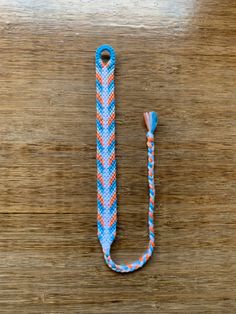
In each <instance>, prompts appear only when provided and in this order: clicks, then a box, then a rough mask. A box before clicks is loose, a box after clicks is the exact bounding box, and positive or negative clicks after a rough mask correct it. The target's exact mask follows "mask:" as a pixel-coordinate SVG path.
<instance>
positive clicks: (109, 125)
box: [96, 45, 158, 273]
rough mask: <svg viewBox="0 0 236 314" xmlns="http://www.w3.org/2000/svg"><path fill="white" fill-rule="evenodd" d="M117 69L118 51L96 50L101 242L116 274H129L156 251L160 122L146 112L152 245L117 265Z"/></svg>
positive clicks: (149, 215) (150, 243)
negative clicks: (156, 166) (156, 146)
mask: <svg viewBox="0 0 236 314" xmlns="http://www.w3.org/2000/svg"><path fill="white" fill-rule="evenodd" d="M103 51H108V52H109V54H110V59H109V61H108V62H107V63H104V62H103V60H102V52H103ZM114 70H115V52H114V50H113V48H112V47H110V46H107V45H103V46H101V47H99V48H98V49H97V51H96V91H97V93H96V105H97V119H96V124H97V207H98V212H97V226H98V239H99V241H100V243H101V245H102V249H103V253H104V258H105V261H106V263H107V265H108V266H109V267H110V268H111V269H112V270H114V271H116V272H120V273H127V272H132V271H135V270H137V269H139V268H141V267H142V266H143V265H144V264H146V262H147V261H148V260H149V258H150V257H151V255H152V252H153V249H154V239H155V236H154V229H153V211H154V201H155V187H154V131H155V128H156V126H157V122H158V119H157V114H156V113H155V112H148V113H144V120H145V123H146V126H147V129H148V132H147V146H148V183H149V198H150V200H149V211H148V227H149V244H148V247H147V250H146V251H145V252H144V254H143V255H142V256H141V257H140V258H139V259H138V260H136V261H135V262H133V263H131V264H121V265H117V264H116V263H115V262H114V261H113V260H112V259H111V256H110V250H111V245H112V242H113V241H114V239H115V236H116V224H117V197H116V159H115V95H114V87H115V85H114Z"/></svg>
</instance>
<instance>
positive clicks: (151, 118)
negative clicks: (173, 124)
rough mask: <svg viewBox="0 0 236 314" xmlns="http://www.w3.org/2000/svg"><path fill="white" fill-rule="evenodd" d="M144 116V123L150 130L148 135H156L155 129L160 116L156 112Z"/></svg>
mask: <svg viewBox="0 0 236 314" xmlns="http://www.w3.org/2000/svg"><path fill="white" fill-rule="evenodd" d="M143 116H144V121H145V124H146V127H147V130H148V133H150V134H154V132H155V129H156V127H157V124H158V116H157V113H156V112H154V111H151V112H145V113H144V114H143Z"/></svg>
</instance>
